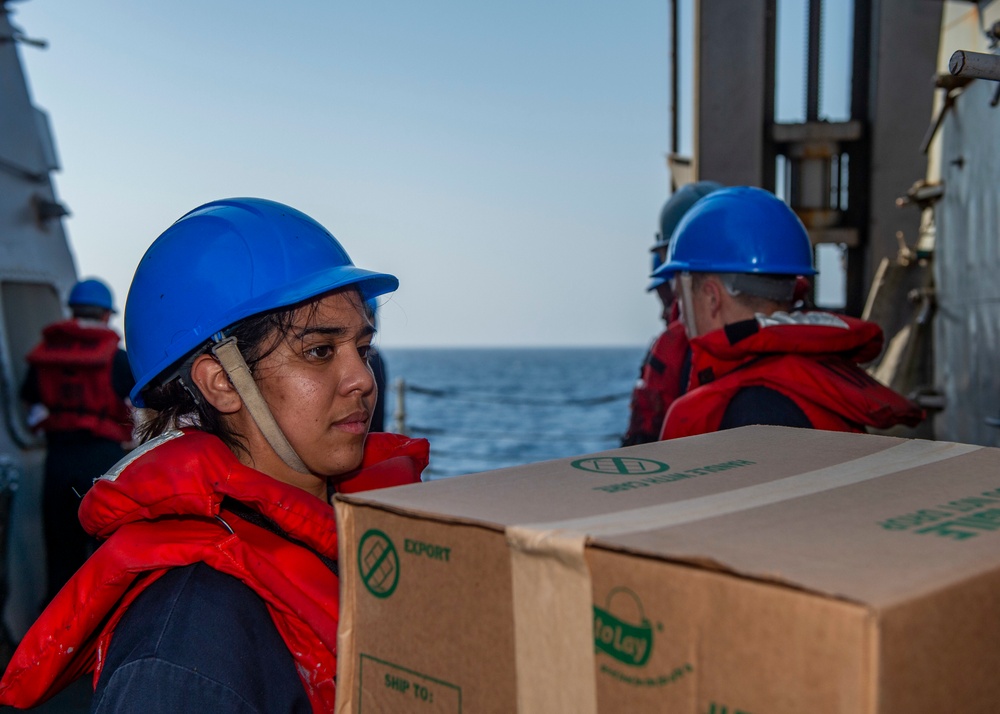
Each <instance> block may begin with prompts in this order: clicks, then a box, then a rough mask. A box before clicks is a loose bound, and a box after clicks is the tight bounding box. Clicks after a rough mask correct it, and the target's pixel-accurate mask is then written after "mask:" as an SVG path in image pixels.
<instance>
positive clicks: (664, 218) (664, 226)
mask: <svg viewBox="0 0 1000 714" xmlns="http://www.w3.org/2000/svg"><path fill="white" fill-rule="evenodd" d="M722 187H723V186H722V184H721V183H718V182H716V181H696V182H695V183H689V184H685V185H684V186H681V187H680V188H679V189H677V190H676V191H674V193H673V195H671V196H670V198H668V199H667V202H666V203H664V204H663V208H662V209H661V210H660V230H659V232H658V233H657V234H656V242H655V243H653V247H652V248H650V250H651V251H652V252H653V269H652V270H651V271H650V277H651V278H652V280H651V281H650V283H649V285H648V286H647V287H646V290H647V291H652V290H656V288H658V287H660V286H661V285H663V284H664V283H666V282H669V280H670V278H672V277H673V274H672V273H664V274H660V275H657V274H656V271H657V270H659V269H660V266H661V265H663V263H664V262H665V261H664V259H663V257H662V256H663V254H664V252H665V250H666V249H667V248H669V247H670V237H671V236H672V235H673V233H674V230H675V229H676V228H677V224H678V223H680V222H681V219H682V218H684V216H685V215H686V214H687V212H688V211H689V210H691V207H692V206H694V204H696V203H697V202H698V201H699V200H700V199H702V198H704V197H705V196H707V195H708V194H710V193H713V192H715V191H718V190H719V189H720V188H722Z"/></svg>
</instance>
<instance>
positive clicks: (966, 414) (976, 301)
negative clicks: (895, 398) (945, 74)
mask: <svg viewBox="0 0 1000 714" xmlns="http://www.w3.org/2000/svg"><path fill="white" fill-rule="evenodd" d="M998 86H1000V85H998V84H997V83H995V82H987V81H983V80H976V81H975V82H973V83H972V84H970V85H969V86H968V87H967V88H966V89H965V91H964V92H963V93H962V95H961V96H960V97H959V98H958V100H957V101H956V103H955V107H954V109H953V110H952V111H951V112H950V113H949V114H948V115H947V117H946V118H945V121H944V123H943V125H942V129H941V172H942V179H943V182H944V185H945V192H944V197H943V198H942V199H941V201H940V202H939V203H938V204H937V208H936V218H937V238H936V243H935V252H934V257H935V281H936V284H937V293H938V305H939V308H938V313H937V317H936V319H935V331H934V342H935V350H936V365H935V381H936V383H937V385H938V387H939V389H940V390H941V391H942V392H943V394H944V396H945V399H946V406H945V409H944V411H942V412H941V413H940V414H939V415H938V416H937V417H936V419H935V436H936V438H938V439H944V440H948V441H964V442H969V443H974V444H986V445H991V446H997V445H1000V431H998V430H997V428H995V427H992V426H989V425H987V424H986V423H985V421H984V420H985V419H986V418H987V417H997V416H1000V280H998V277H997V276H1000V205H998V204H1000V198H998V190H997V186H1000V141H998V140H997V139H998V137H1000V107H991V106H990V100H991V98H992V97H993V94H994V92H996V91H997V87H998Z"/></svg>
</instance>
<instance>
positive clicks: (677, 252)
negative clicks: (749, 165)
mask: <svg viewBox="0 0 1000 714" xmlns="http://www.w3.org/2000/svg"><path fill="white" fill-rule="evenodd" d="M680 272H691V273H757V274H762V275H789V276H796V275H815V274H816V270H815V268H813V250H812V243H811V242H810V240H809V234H808V233H807V232H806V229H805V226H803V225H802V221H800V220H799V218H798V216H796V215H795V212H794V211H793V210H792V209H791V208H789V206H788V204H786V203H785V202H784V201H782V200H781V199H779V198H778V197H777V196H775V195H774V194H773V193H771V192H770V191H765V190H764V189H761V188H755V187H753V186H734V187H730V188H723V189H720V190H718V191H715V192H714V193H712V194H711V195H708V196H706V197H705V198H702V199H701V200H699V201H698V203H697V204H695V206H693V207H692V208H691V210H690V211H689V212H688V213H687V215H685V216H684V218H683V219H682V220H681V222H680V224H679V225H678V226H677V229H676V230H675V231H674V239H673V241H672V242H671V244H670V252H669V254H668V256H667V262H666V263H664V264H663V265H662V266H661V267H660V268H659V269H658V270H657V271H656V273H655V276H657V277H661V276H664V275H672V274H673V273H680Z"/></svg>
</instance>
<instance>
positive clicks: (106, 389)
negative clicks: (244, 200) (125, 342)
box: [21, 278, 135, 605]
mask: <svg viewBox="0 0 1000 714" xmlns="http://www.w3.org/2000/svg"><path fill="white" fill-rule="evenodd" d="M67 304H68V305H69V308H70V311H71V312H72V318H71V319H68V320H60V321H58V322H55V323H53V324H51V325H48V326H47V327H46V328H45V329H44V330H43V331H42V341H41V342H40V343H39V344H38V345H37V346H36V347H35V348H34V349H33V350H32V351H31V352H30V353H28V356H27V361H28V365H29V367H28V373H27V375H26V376H25V380H24V383H23V384H22V385H21V399H22V401H24V402H25V403H26V404H27V405H28V421H29V426H31V427H32V428H33V429H38V430H41V431H43V432H44V433H45V446H46V451H45V471H44V481H43V487H42V530H43V534H44V540H45V558H46V580H47V582H46V596H45V602H46V603H47V602H48V601H49V600H51V599H52V598H53V597H55V594H56V593H57V592H59V589H60V588H61V587H62V586H63V585H65V584H66V581H67V580H69V579H70V576H72V575H73V573H75V572H76V569H77V568H79V567H80V566H81V565H82V564H83V561H85V560H86V559H87V557H88V556H89V555H90V554H91V553H92V552H93V550H94V548H95V547H96V545H97V541H95V540H94V539H93V538H92V537H90V536H89V535H88V534H87V533H85V532H84V530H83V528H81V527H80V521H79V519H78V518H77V510H78V509H79V507H80V498H81V497H82V496H83V494H85V493H86V492H87V491H88V490H89V489H90V486H91V485H92V484H93V482H94V479H96V478H97V477H98V476H100V475H101V474H103V473H104V472H105V471H107V470H108V469H109V468H111V467H112V466H113V465H114V464H115V463H116V462H117V461H118V460H120V459H121V458H122V457H123V456H124V455H125V451H126V446H127V445H128V443H129V442H131V441H132V414H131V411H132V410H131V403H130V402H129V401H128V394H129V391H130V390H131V389H132V387H133V386H135V380H134V379H133V378H132V370H131V369H130V368H129V364H128V357H127V356H126V354H125V351H124V350H123V349H121V347H119V344H120V342H121V339H120V338H119V336H118V333H117V332H115V331H114V330H113V329H111V328H110V327H109V326H108V322H109V320H110V319H111V315H113V314H114V313H115V312H116V310H115V306H114V298H113V297H112V294H111V290H110V288H108V286H107V285H106V284H105V283H104V282H102V281H100V280H97V279H95V278H90V279H87V280H81V281H79V282H78V283H76V285H74V286H73V289H72V290H70V293H69V298H68V300H67ZM39 604H40V605H43V604H45V603H39Z"/></svg>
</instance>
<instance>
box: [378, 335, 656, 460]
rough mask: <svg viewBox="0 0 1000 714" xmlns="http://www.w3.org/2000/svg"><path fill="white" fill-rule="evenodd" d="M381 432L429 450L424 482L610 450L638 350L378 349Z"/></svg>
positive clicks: (620, 426)
mask: <svg viewBox="0 0 1000 714" xmlns="http://www.w3.org/2000/svg"><path fill="white" fill-rule="evenodd" d="M381 353H382V356H383V358H384V360H385V364H386V367H387V371H388V379H387V386H386V392H387V394H386V395H385V398H386V427H385V428H386V430H387V431H395V430H397V416H398V415H399V414H400V409H399V398H400V381H402V383H403V385H404V387H403V389H402V396H403V402H402V403H403V410H402V412H403V417H404V418H403V423H404V425H405V427H404V428H405V433H407V434H409V435H411V436H421V437H424V438H426V439H428V440H429V441H430V443H431V461H430V465H429V467H428V469H427V470H426V471H425V478H427V479H436V478H445V477H448V476H455V475H459V474H466V473H476V472H480V471H488V470H492V469H499V468H504V467H507V466H517V465H521V464H526V463H532V462H536V461H547V460H550V459H560V458H565V457H569V456H577V455H581V454H588V453H593V452H595V451H604V450H606V449H612V448H616V447H617V446H619V445H620V439H621V435H622V434H623V433H624V431H625V429H626V427H627V426H628V416H629V412H628V405H629V397H630V395H631V392H632V386H633V384H634V383H635V379H636V377H637V376H638V374H639V365H640V362H641V361H642V358H643V355H644V353H645V348H644V347H634V348H632V347H595V348H449V349H442V348H405V349H404V348H397V349H393V348H382V349H381Z"/></svg>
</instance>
